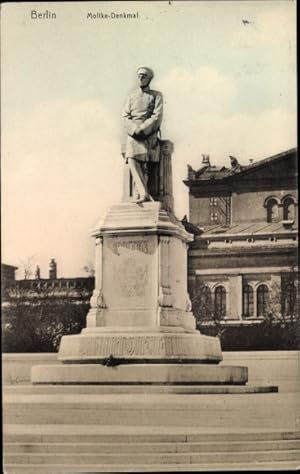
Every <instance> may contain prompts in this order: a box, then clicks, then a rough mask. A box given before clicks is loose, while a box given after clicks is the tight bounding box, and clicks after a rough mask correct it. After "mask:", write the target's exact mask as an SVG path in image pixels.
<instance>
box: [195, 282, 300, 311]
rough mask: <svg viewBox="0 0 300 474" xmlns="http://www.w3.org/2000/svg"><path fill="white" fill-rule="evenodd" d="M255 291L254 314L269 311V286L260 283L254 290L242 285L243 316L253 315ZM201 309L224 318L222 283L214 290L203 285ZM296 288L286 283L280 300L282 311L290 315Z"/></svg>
mask: <svg viewBox="0 0 300 474" xmlns="http://www.w3.org/2000/svg"><path fill="white" fill-rule="evenodd" d="M255 291H256V316H257V317H263V316H266V315H267V314H268V312H269V311H270V305H269V303H270V293H269V288H268V286H267V285H265V284H264V283H262V284H260V285H259V286H258V287H257V289H256V290H254V289H253V288H252V286H251V285H244V287H243V295H242V296H243V317H244V318H251V317H253V316H254V304H255V303H254V301H255V299H254V296H255ZM201 296H202V297H201V302H200V304H201V306H202V309H203V310H204V311H205V310H206V311H207V312H208V313H209V312H211V310H212V309H213V312H214V315H215V317H218V318H224V317H225V316H226V297H227V295H226V289H225V287H224V286H223V285H219V286H217V287H216V288H215V290H214V292H212V291H211V289H210V288H209V287H208V286H205V287H204V289H203V291H202V295H201ZM296 297H297V295H296V288H295V286H294V285H293V284H290V285H287V286H286V288H285V290H284V292H283V295H282V300H281V309H282V313H283V314H286V315H291V314H293V313H294V310H295V304H296Z"/></svg>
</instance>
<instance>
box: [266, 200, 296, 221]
mask: <svg viewBox="0 0 300 474" xmlns="http://www.w3.org/2000/svg"><path fill="white" fill-rule="evenodd" d="M295 205H296V199H295V198H294V197H293V196H285V197H284V198H282V199H281V200H280V199H279V198H278V197H276V196H271V197H269V198H268V199H266V201H265V207H266V209H267V222H279V221H280V220H281V219H282V220H284V221H288V220H294V219H295V215H296V210H295ZM280 208H282V209H283V211H282V216H280V212H279V210H280Z"/></svg>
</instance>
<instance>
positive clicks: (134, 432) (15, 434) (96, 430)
mask: <svg viewBox="0 0 300 474" xmlns="http://www.w3.org/2000/svg"><path fill="white" fill-rule="evenodd" d="M3 437H4V440H5V442H7V443H27V444H30V443H105V442H106V443H187V442H188V443H195V442H214V443H217V442H224V443H225V442H236V441H239V442H247V441H255V442H258V441H281V440H299V439H300V431H294V430H290V431H282V430H268V429H260V430H259V431H257V430H255V429H254V430H253V429H251V428H247V430H241V429H233V428H232V427H231V428H230V430H229V429H228V427H226V429H225V430H224V429H223V430H222V429H220V428H217V429H210V428H205V429H204V430H201V429H199V428H194V429H193V428H191V427H189V428H186V427H178V426H173V427H163V426H159V427H155V426H148V427H143V426H142V427H141V426H130V425H127V426H110V425H100V426H99V425H84V424H83V425H75V424H72V425H52V424H47V425H32V424H28V425H22V424H21V425H4V426H3Z"/></svg>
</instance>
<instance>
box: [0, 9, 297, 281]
mask: <svg viewBox="0 0 300 474" xmlns="http://www.w3.org/2000/svg"><path fill="white" fill-rule="evenodd" d="M46 10H48V12H50V13H55V15H56V18H55V19H35V18H32V13H31V12H32V11H36V12H40V13H45V12H46ZM89 12H90V13H99V15H101V13H102V14H105V13H108V14H109V15H110V16H111V17H112V16H115V15H116V14H120V13H136V12H138V18H137V19H128V18H126V19H124V18H108V19H103V18H97V19H90V18H88V13H89ZM112 13H113V14H115V15H112ZM33 16H34V15H33ZM243 19H244V20H248V22H249V23H243V21H242V20H243ZM140 65H146V66H149V67H151V68H153V70H154V73H155V76H154V79H153V81H152V83H151V87H152V88H153V89H157V90H159V91H161V92H162V93H163V96H164V118H163V124H162V138H164V139H170V140H171V141H172V142H173V143H174V148H175V151H174V154H173V188H174V197H175V213H176V215H177V217H178V218H180V219H181V218H182V217H183V216H184V215H185V214H187V215H188V188H187V187H186V186H185V185H184V184H183V183H182V181H183V180H184V179H185V178H186V175H187V165H188V164H189V165H191V166H192V167H193V168H194V169H198V168H199V167H200V166H201V161H202V156H201V155H202V154H209V155H210V159H211V163H212V164H215V165H225V166H229V165H230V162H229V161H230V160H229V158H228V155H233V156H235V157H237V158H238V160H239V161H240V163H241V164H248V163H249V160H250V159H254V161H257V160H260V159H263V158H266V157H268V156H271V155H272V154H276V153H280V152H282V151H285V150H288V149H290V148H293V147H295V146H297V142H296V139H297V135H296V3H295V2H294V1H292V0H284V1H280V0H275V1H272V0H257V1H251V0H241V1H239V0H237V1H214V0H212V1H190V2H189V1H170V2H169V1H157V2H149V1H143V2H139V1H135V2H133V1H128V2H126V1H122V2H109V1H108V2H100V1H99V2H86V1H84V2H66V3H63V2H57V3H56V2H49V3H47V2H43V3H38V2H37V3H34V2H32V3H23V4H22V3H7V4H2V6H1V71H2V74H1V104H2V108H1V119H2V131H1V140H2V145H1V151H2V164H1V185H2V208H1V214H2V239H1V240H2V262H3V263H7V264H11V265H16V266H17V267H18V268H19V270H18V272H17V277H18V278H22V277H23V276H24V271H23V270H24V266H28V264H29V263H30V266H31V268H32V270H33V272H34V268H35V266H36V265H39V266H40V268H41V276H42V277H44V278H47V277H48V267H49V261H50V259H51V258H55V259H56V261H57V264H58V276H59V277H72V276H73V277H76V276H84V275H85V274H86V273H85V270H84V267H86V266H88V267H92V266H93V265H94V242H93V238H92V237H91V236H90V230H91V229H92V228H93V226H94V225H95V223H96V222H97V221H98V220H99V218H100V217H101V216H102V215H103V214H104V213H105V212H106V210H107V208H108V207H109V206H111V205H113V204H117V203H118V202H120V201H121V189H122V169H123V168H122V167H123V162H122V157H121V155H120V136H121V119H120V116H121V111H122V107H123V105H124V101H125V98H126V96H127V94H128V92H129V91H130V90H132V89H134V88H135V87H136V69H137V67H138V66H140Z"/></svg>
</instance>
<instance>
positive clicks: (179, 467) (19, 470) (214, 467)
mask: <svg viewBox="0 0 300 474" xmlns="http://www.w3.org/2000/svg"><path fill="white" fill-rule="evenodd" d="M298 467H299V462H298V461H276V462H253V463H251V464H249V463H248V462H247V463H221V464H220V463H211V464H169V465H166V464H151V465H149V464H136V465H134V466H124V465H117V464H106V465H105V466H99V465H98V464H96V465H95V464H94V465H91V464H86V465H85V466H80V465H78V464H48V465H45V464H34V465H33V464H27V465H24V464H6V466H5V472H6V473H12V474H42V473H50V474H53V473H55V474H58V473H64V474H66V473H68V474H72V473H75V472H76V473H80V474H86V473H88V472H96V473H99V472H105V473H106V474H107V473H111V472H118V473H120V472H138V473H141V472H155V473H157V472H206V471H217V472H221V471H243V470H245V471H250V470H251V471H263V470H268V471H271V470H272V471H283V470H296V469H297V468H298Z"/></svg>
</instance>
